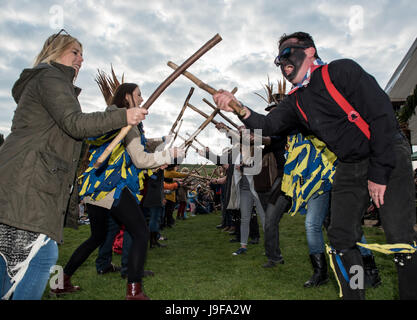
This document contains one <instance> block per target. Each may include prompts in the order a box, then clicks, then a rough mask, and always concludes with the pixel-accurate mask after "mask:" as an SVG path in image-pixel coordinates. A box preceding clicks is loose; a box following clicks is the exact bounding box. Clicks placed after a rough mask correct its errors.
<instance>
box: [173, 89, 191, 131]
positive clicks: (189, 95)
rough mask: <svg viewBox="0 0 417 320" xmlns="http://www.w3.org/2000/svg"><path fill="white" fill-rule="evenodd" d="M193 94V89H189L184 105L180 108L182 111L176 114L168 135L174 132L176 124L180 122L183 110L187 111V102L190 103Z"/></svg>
mask: <svg viewBox="0 0 417 320" xmlns="http://www.w3.org/2000/svg"><path fill="white" fill-rule="evenodd" d="M193 92H194V87H191V89H190V92H188V96H187V98H185V102H184V105H183V106H182V109H181V111H180V113H179V114H178V117H177V119H176V120H175V122H174V124H173V125H172V127H171V130H169V132H170V134H172V133H174V130H175V128H176V126H177V124H178V121H180V119H181V118H182V116H183V114H184V112H185V109H187V104H188V101H190V99H191V96H192V95H193Z"/></svg>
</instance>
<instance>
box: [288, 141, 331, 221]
mask: <svg viewBox="0 0 417 320" xmlns="http://www.w3.org/2000/svg"><path fill="white" fill-rule="evenodd" d="M288 145H289V148H288V150H287V161H286V162H285V166H284V176H283V178H282V186H281V189H282V191H283V192H284V193H285V194H286V195H287V196H289V197H291V198H292V205H291V209H290V210H289V213H290V214H291V215H295V214H296V213H297V212H299V213H300V214H306V212H307V202H308V200H309V199H310V197H311V196H312V195H313V194H314V193H316V192H318V193H319V194H321V193H323V192H326V191H330V190H331V188H332V183H333V176H334V173H335V165H336V162H337V157H336V155H335V154H334V153H333V152H331V151H330V150H329V149H328V148H327V147H326V144H325V143H323V142H322V141H320V140H319V139H317V138H316V137H314V136H306V137H304V136H303V135H302V134H301V133H299V134H296V135H291V136H289V137H288Z"/></svg>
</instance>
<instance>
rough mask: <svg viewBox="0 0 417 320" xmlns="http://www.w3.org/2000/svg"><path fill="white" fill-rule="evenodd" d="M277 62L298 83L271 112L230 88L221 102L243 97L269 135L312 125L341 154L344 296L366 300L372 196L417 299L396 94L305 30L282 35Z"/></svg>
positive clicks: (402, 289)
mask: <svg viewBox="0 0 417 320" xmlns="http://www.w3.org/2000/svg"><path fill="white" fill-rule="evenodd" d="M275 64H276V65H277V66H278V67H280V68H281V71H282V73H283V75H284V76H285V77H286V78H287V79H288V81H290V82H291V83H292V84H293V88H292V90H291V91H290V92H289V93H288V96H287V98H285V99H284V100H283V101H282V102H281V103H280V107H279V108H277V109H276V110H274V111H272V112H270V113H269V114H268V115H266V116H264V115H260V114H258V113H256V112H254V111H253V110H251V109H249V108H248V107H245V106H244V105H243V104H242V103H241V102H239V101H238V100H237V99H236V98H235V97H234V96H233V95H232V94H231V93H230V92H227V91H224V90H219V92H218V93H217V94H215V95H214V96H213V99H214V102H215V103H216V104H217V106H218V107H219V108H220V109H222V110H224V111H230V112H231V111H233V110H232V109H231V108H230V107H229V106H228V104H229V102H230V101H231V100H234V101H235V102H237V103H238V104H239V105H241V106H242V107H243V108H244V109H245V111H246V114H245V116H244V117H243V118H241V120H242V121H243V123H244V124H245V125H246V126H247V127H248V128H256V129H262V130H263V133H262V135H264V136H271V135H279V134H280V133H281V132H284V131H286V130H288V129H291V128H300V127H302V128H304V129H307V130H309V131H311V132H312V133H313V134H314V135H315V136H316V137H317V138H319V139H320V140H322V141H324V142H325V143H326V145H327V146H328V148H329V149H330V150H331V151H332V152H333V153H335V154H336V155H337V157H338V159H339V162H338V165H337V167H336V173H335V176H334V182H333V187H332V191H331V217H332V218H331V223H330V226H329V229H328V238H329V241H330V245H331V248H330V249H329V255H330V257H331V260H332V262H333V265H334V270H335V273H336V276H337V279H338V282H339V285H340V288H341V295H342V296H343V298H344V299H364V298H365V290H364V289H363V285H362V284H363V282H362V281H363V261H362V258H361V256H360V253H359V250H358V249H357V246H356V244H357V242H359V241H360V238H361V236H362V228H361V218H362V215H363V213H364V212H365V210H366V207H367V205H368V204H369V197H371V198H372V200H373V201H374V203H375V204H376V206H377V207H378V208H379V212H380V216H381V222H382V225H383V228H384V231H385V235H386V241H387V244H386V245H384V246H383V248H384V249H385V252H387V253H394V261H395V263H396V266H397V272H398V284H399V286H398V287H399V296H400V299H417V289H416V288H417V254H416V241H417V235H416V232H415V231H414V229H413V226H414V224H415V222H416V217H415V194H414V183H413V173H412V165H411V156H410V153H411V148H410V145H409V144H408V141H407V140H406V139H405V138H404V136H403V134H402V133H401V131H400V129H399V126H398V123H397V120H396V118H395V115H394V110H393V107H392V105H391V102H390V100H389V98H388V96H387V95H386V94H385V92H384V91H383V90H382V89H381V87H380V86H379V85H378V83H377V82H376V81H375V79H374V78H373V77H372V76H371V75H369V74H368V73H367V72H365V71H364V70H363V69H362V68H361V67H360V66H359V65H358V64H357V63H356V62H354V61H352V60H349V59H341V60H336V61H333V62H331V63H330V64H325V63H323V62H322V61H321V60H320V58H319V56H318V55H317V49H316V47H315V45H314V42H313V39H312V37H311V36H310V35H309V34H307V33H304V32H296V33H293V34H290V35H284V36H283V37H281V39H280V41H279V55H278V57H277V58H276V59H275Z"/></svg>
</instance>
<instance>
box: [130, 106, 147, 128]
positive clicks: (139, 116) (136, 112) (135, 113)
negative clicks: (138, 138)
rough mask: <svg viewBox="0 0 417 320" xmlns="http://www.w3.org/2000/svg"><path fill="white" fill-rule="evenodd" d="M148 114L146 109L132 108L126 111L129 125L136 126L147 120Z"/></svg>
mask: <svg viewBox="0 0 417 320" xmlns="http://www.w3.org/2000/svg"><path fill="white" fill-rule="evenodd" d="M147 114H148V110H147V109H144V108H130V109H127V110H126V117H127V124H128V125H131V126H136V125H137V124H139V122H141V121H142V120H144V119H145V116H146V115H147Z"/></svg>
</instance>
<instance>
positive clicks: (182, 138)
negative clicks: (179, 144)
mask: <svg viewBox="0 0 417 320" xmlns="http://www.w3.org/2000/svg"><path fill="white" fill-rule="evenodd" d="M178 138H180V139H181V140H183V141H184V142H186V141H187V139H186V138H184V137H183V136H181V135H178ZM190 146H191V148H193V149H194V150H195V151H197V152H198V148H197V147H196V146H194V145H193V144H192V142H191V144H190ZM199 169H200V168H199ZM193 170H195V171H197V172H198V170H197V169H193Z"/></svg>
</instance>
